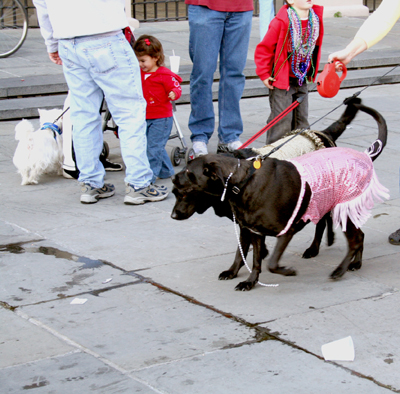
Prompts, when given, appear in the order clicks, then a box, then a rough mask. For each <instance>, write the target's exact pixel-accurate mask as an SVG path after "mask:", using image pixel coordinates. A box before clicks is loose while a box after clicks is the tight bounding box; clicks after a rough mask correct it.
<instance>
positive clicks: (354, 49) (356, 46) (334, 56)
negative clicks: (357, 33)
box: [328, 37, 368, 71]
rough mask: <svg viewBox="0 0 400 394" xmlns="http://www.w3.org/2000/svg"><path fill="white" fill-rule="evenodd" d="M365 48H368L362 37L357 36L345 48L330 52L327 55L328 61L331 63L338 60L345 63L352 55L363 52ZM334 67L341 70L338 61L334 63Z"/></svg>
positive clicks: (348, 61)
mask: <svg viewBox="0 0 400 394" xmlns="http://www.w3.org/2000/svg"><path fill="white" fill-rule="evenodd" d="M366 49H368V47H367V43H366V42H365V41H364V40H363V39H361V38H359V37H357V38H355V39H353V41H351V43H350V44H349V45H347V47H346V48H345V49H342V50H341V51H337V52H334V53H331V54H330V55H329V56H328V62H330V63H331V62H333V61H335V60H340V61H341V62H342V63H343V64H344V65H347V64H348V63H350V61H351V60H352V59H353V58H354V57H356V56H357V55H358V54H360V53H362V52H364V51H365V50H366ZM335 69H336V71H342V67H341V65H340V63H338V62H336V63H335Z"/></svg>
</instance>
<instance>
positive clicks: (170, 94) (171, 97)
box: [168, 91, 176, 101]
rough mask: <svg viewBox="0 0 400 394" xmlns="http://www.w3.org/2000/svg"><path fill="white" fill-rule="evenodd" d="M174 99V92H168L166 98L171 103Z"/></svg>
mask: <svg viewBox="0 0 400 394" xmlns="http://www.w3.org/2000/svg"><path fill="white" fill-rule="evenodd" d="M175 97H176V94H175V92H173V91H171V92H169V95H168V98H169V99H170V100H171V101H174V100H175Z"/></svg>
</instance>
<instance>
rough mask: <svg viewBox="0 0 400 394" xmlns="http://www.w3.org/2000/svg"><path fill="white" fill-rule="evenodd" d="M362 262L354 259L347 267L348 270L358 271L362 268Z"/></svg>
mask: <svg viewBox="0 0 400 394" xmlns="http://www.w3.org/2000/svg"><path fill="white" fill-rule="evenodd" d="M361 266H362V262H361V261H354V262H353V263H350V265H349V268H347V271H357V270H359V269H360V268H361Z"/></svg>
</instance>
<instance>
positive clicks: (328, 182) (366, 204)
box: [278, 148, 389, 236]
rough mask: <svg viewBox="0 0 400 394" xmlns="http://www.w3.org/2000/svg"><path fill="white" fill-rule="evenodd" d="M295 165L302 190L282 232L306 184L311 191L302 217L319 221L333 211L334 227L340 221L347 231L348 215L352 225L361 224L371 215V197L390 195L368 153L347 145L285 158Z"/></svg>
mask: <svg viewBox="0 0 400 394" xmlns="http://www.w3.org/2000/svg"><path fill="white" fill-rule="evenodd" d="M288 161H290V162H291V163H292V164H294V165H295V166H296V168H297V171H298V172H299V174H300V177H301V190H300V194H299V198H298V201H297V205H296V208H295V209H294V211H293V214H292V217H291V218H290V219H289V222H288V223H287V225H286V227H285V228H284V229H283V230H282V231H281V232H280V233H279V234H278V236H279V235H282V234H285V233H286V232H287V230H288V229H289V228H290V227H291V225H292V224H293V221H294V218H295V217H296V215H297V213H298V211H299V209H300V206H301V203H302V201H303V198H304V193H305V189H306V183H308V184H309V186H310V188H311V192H312V196H311V200H310V203H309V205H308V208H307V211H306V213H305V214H304V215H303V217H302V218H301V220H303V221H305V222H306V221H307V220H311V221H312V222H313V223H315V224H316V223H318V222H319V220H320V219H322V217H323V216H324V215H325V214H326V213H328V212H329V211H333V212H332V219H333V223H334V225H335V227H337V226H339V224H341V226H342V230H343V231H346V222H347V218H348V217H349V218H350V219H351V221H352V222H353V223H354V225H355V226H356V227H357V228H359V227H361V226H362V225H363V224H364V223H365V222H366V221H367V220H368V218H369V217H370V210H371V209H372V208H373V207H374V200H377V201H379V202H382V200H383V199H388V198H389V193H388V192H389V191H388V189H386V188H385V187H384V186H382V185H381V184H380V183H379V180H378V177H377V175H376V173H375V170H374V167H373V165H372V160H371V158H370V157H369V156H368V154H367V153H365V152H364V153H362V152H358V151H356V150H354V149H349V148H328V149H321V150H318V151H316V152H311V153H307V154H305V155H303V156H300V157H297V158H295V159H291V160H288Z"/></svg>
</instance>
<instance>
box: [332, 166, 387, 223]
mask: <svg viewBox="0 0 400 394" xmlns="http://www.w3.org/2000/svg"><path fill="white" fill-rule="evenodd" d="M389 197H390V196H389V190H388V189H386V187H384V186H383V185H382V184H381V183H380V182H379V180H378V177H377V175H376V173H375V170H373V173H372V178H371V182H370V183H369V185H368V187H367V188H366V189H365V190H364V192H363V193H362V194H361V195H360V196H358V197H357V198H355V199H353V200H351V201H348V202H345V203H341V204H338V205H336V207H335V208H334V209H333V211H332V220H333V224H334V225H335V228H337V227H338V226H339V225H340V224H341V226H342V231H346V225H347V218H350V220H351V221H352V222H353V223H354V225H355V226H356V227H357V228H360V227H361V226H362V225H363V224H365V222H366V221H367V220H368V219H369V217H370V216H371V213H370V211H371V209H372V208H373V207H374V204H375V200H376V201H377V202H383V200H384V199H385V200H388V199H389Z"/></svg>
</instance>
